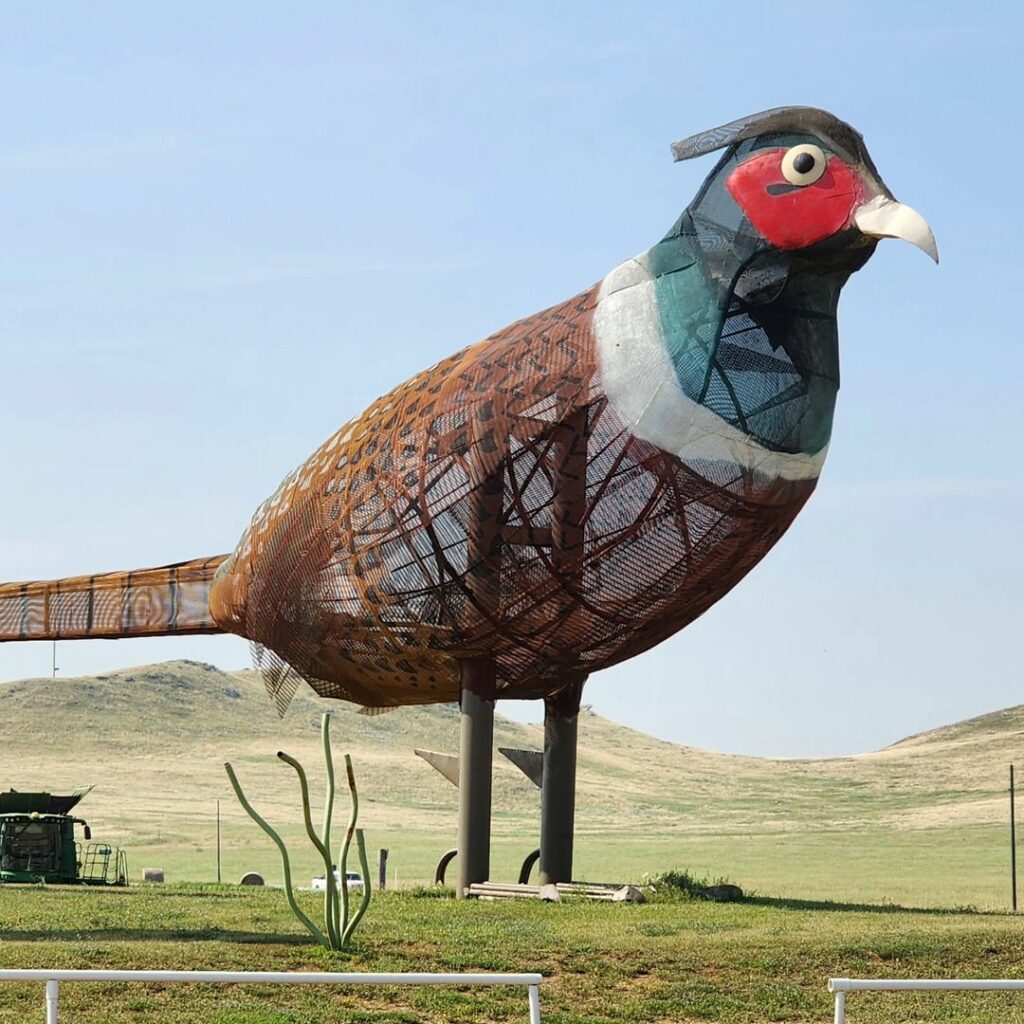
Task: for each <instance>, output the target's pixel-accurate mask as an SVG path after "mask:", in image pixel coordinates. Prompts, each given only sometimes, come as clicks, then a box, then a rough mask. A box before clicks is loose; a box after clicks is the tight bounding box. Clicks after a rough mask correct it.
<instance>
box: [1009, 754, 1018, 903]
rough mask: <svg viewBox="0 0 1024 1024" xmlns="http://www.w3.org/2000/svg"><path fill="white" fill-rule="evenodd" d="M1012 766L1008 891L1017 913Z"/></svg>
mask: <svg viewBox="0 0 1024 1024" xmlns="http://www.w3.org/2000/svg"><path fill="white" fill-rule="evenodd" d="M1013 805H1014V798H1013V765H1012V764H1011V765H1010V889H1011V894H1012V899H1011V904H1010V905H1011V906H1012V908H1013V912H1014V913H1015V914H1016V913H1017V819H1016V814H1015V812H1014V806H1013Z"/></svg>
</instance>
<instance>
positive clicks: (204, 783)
mask: <svg viewBox="0 0 1024 1024" xmlns="http://www.w3.org/2000/svg"><path fill="white" fill-rule="evenodd" d="M324 708H330V710H332V711H333V713H334V718H333V726H332V734H333V737H334V741H335V752H336V755H338V756H339V757H340V754H341V753H343V752H349V753H351V754H352V756H353V760H354V763H355V769H356V774H357V778H358V780H359V785H360V797H361V801H362V818H361V824H362V825H363V826H364V827H365V828H366V829H367V832H368V834H369V835H370V836H371V843H372V844H373V845H390V846H391V847H392V848H393V851H392V852H393V855H394V854H395V853H396V851H403V854H402V856H401V857H400V859H399V862H398V863H401V864H403V865H404V866H405V874H404V876H403V877H404V878H405V879H406V880H410V881H411V880H413V879H417V878H418V879H423V878H426V877H429V873H430V865H431V864H432V862H433V860H435V859H436V856H437V855H438V854H439V853H440V852H441V850H443V849H444V848H445V847H446V846H448V845H453V842H454V835H455V813H456V799H457V794H456V790H455V788H454V787H452V786H451V785H450V784H449V783H448V782H446V781H445V780H444V779H442V778H441V776H440V775H438V774H436V773H435V772H434V771H433V770H432V769H430V768H429V767H428V766H427V765H426V764H425V763H424V762H422V761H421V760H420V759H419V758H416V757H414V756H413V754H412V748H413V747H414V746H420V747H427V748H430V749H436V750H442V751H448V752H452V753H454V752H456V751H457V749H458V715H457V711H456V709H455V708H454V707H452V706H447V705H442V706H436V707H426V708H407V709H400V710H398V711H394V712H391V713H389V714H384V715H378V716H374V717H368V716H364V715H359V714H357V713H356V712H355V709H353V708H351V707H350V706H348V705H344V704H338V703H331V702H327V701H323V700H321V699H320V698H317V697H315V696H314V695H312V694H311V693H309V692H308V691H304V692H301V693H300V694H299V695H298V696H297V697H296V699H295V701H294V703H293V705H292V707H291V709H290V710H289V712H288V714H287V715H286V717H285V718H284V719H283V720H282V719H279V718H278V716H277V714H276V712H275V711H274V709H273V707H272V705H271V703H270V701H269V700H268V699H267V697H266V695H265V693H264V691H263V687H262V683H261V682H260V680H259V679H258V678H257V677H256V676H255V675H254V674H253V673H250V672H240V673H230V674H229V673H225V672H221V671H220V670H218V669H215V668H213V667H212V666H208V665H201V664H196V663H192V662H170V663H166V664H160V665H152V666H146V667H141V668H137V669H131V670H125V671H119V672H112V673H110V674H108V675H103V676H97V677H94V678H81V679H58V680H56V681H53V680H50V679H40V680H25V681H22V682H16V683H10V684H6V685H3V686H0V751H2V755H0V788H4V789H6V788H9V787H14V788H16V789H23V790H25V789H32V788H37V787H38V788H48V789H50V790H52V791H61V790H64V789H67V788H69V787H74V786H77V785H81V784H83V783H96V789H95V791H94V792H93V793H92V794H90V796H89V797H88V798H87V800H86V802H85V803H84V804H83V805H82V813H83V814H85V815H86V816H87V817H88V818H90V819H91V820H92V821H93V822H94V825H95V831H96V833H97V835H100V834H102V836H103V837H104V838H107V839H113V840H114V841H118V842H121V843H123V844H124V845H125V846H127V847H129V848H130V849H132V850H133V851H135V854H136V855H135V856H134V858H133V859H134V861H135V864H136V865H138V864H139V857H140V856H142V857H145V858H146V859H147V861H151V862H152V863H155V864H162V865H167V864H170V865H171V866H172V869H173V870H175V871H176V872H177V874H178V877H195V878H203V877H211V871H212V870H213V869H214V868H213V863H214V862H213V859H212V857H213V854H212V844H213V835H214V833H213V828H214V826H213V818H214V815H215V807H216V801H217V800H218V799H219V800H221V813H222V819H223V829H224V848H225V865H226V869H225V870H226V871H227V873H228V874H229V875H231V874H234V872H235V871H236V870H237V869H238V868H240V867H245V866H250V865H251V864H252V863H253V861H254V859H255V862H256V863H257V864H258V865H259V866H260V867H262V869H263V870H265V871H267V872H268V873H270V874H271V875H273V874H274V873H275V870H276V868H275V863H274V862H275V856H274V854H273V851H272V850H270V849H264V847H265V846H267V847H269V844H267V843H266V841H265V839H264V837H262V836H261V835H259V834H258V833H257V832H256V830H255V827H254V826H252V825H251V823H249V822H248V820H247V819H246V818H245V817H244V815H243V814H242V813H241V811H240V810H239V809H238V807H237V804H236V803H235V801H234V797H233V795H232V794H231V792H230V789H229V787H228V785H227V782H226V779H225V775H224V770H223V762H224V761H225V760H230V761H231V762H232V763H233V764H234V765H235V767H236V769H237V771H238V773H239V776H240V778H241V780H242V783H243V785H244V786H245V788H246V791H247V793H248V795H249V797H250V799H251V800H252V801H253V802H254V804H255V805H256V806H257V807H258V808H259V809H260V810H261V811H262V812H263V813H264V814H265V816H267V817H268V818H269V819H270V820H272V821H274V822H279V823H283V822H289V821H291V822H294V823H295V824H294V827H292V826H286V827H285V828H284V831H285V833H286V834H287V835H290V836H293V837H294V843H295V845H296V846H300V845H301V844H300V842H299V839H298V833H299V826H298V822H297V799H296V795H295V793H296V786H295V779H294V776H293V774H292V773H291V771H290V770H289V769H288V768H286V767H285V766H284V765H282V764H281V763H280V762H278V761H277V759H276V758H275V757H274V753H275V751H276V750H278V749H283V750H286V751H288V752H289V753H291V754H294V755H295V756H297V757H298V758H299V759H300V760H301V761H302V762H303V763H304V764H305V766H306V768H307V770H308V771H309V773H310V777H311V784H312V786H313V789H314V793H318V792H319V789H318V786H319V784H320V780H322V777H323V770H322V762H321V758H320V748H319V717H320V714H321V712H322V710H323V709H324ZM499 709H500V705H499ZM495 732H496V743H497V744H498V745H502V746H521V747H533V748H535V749H539V748H540V747H541V745H542V732H541V729H540V728H539V727H537V726H527V725H521V724H519V723H516V722H512V721H510V720H508V719H505V718H502V717H501V716H500V715H499V717H498V720H497V723H496V730H495ZM1022 743H1024V707H1017V708H1010V709H1007V710H1004V711H999V712H995V713H993V714H991V715H986V716H983V717H981V718H976V719H972V720H970V721H967V722H961V723H958V724H956V725H951V726H948V727H945V728H942V729H938V730H935V731H933V732H929V733H923V734H921V735H918V736H912V737H909V738H908V739H906V740H903V741H901V742H900V743H897V744H894V745H893V746H890V747H887V748H885V749H884V750H880V751H875V752H873V753H866V754H861V755H857V756H855V757H844V758H835V759H824V760H776V759H767V758H751V757H736V756H730V755H726V754H717V753H712V752H709V751H705V750H700V749H696V748H691V747H682V746H678V745H674V744H671V743H665V742H662V741H660V740H656V739H654V738H652V737H650V736H646V735H643V734H641V733H638V732H634V731H632V730H629V729H626V728H624V727H622V726H619V725H616V724H615V723H614V722H610V721H608V720H606V719H603V718H601V717H599V716H597V715H594V714H592V713H589V712H584V713H583V715H582V716H581V720H580V762H579V779H578V811H577V832H578V836H579V841H578V848H579V850H580V853H581V854H585V851H588V850H589V851H590V854H589V856H590V861H589V865H590V868H589V873H590V875H591V877H593V876H594V873H595V872H597V873H602V872H607V871H615V872H617V874H618V875H623V874H624V873H625V874H630V873H632V874H634V875H635V874H636V873H637V869H638V867H640V866H642V867H644V868H647V867H648V866H649V867H650V868H651V869H658V868H665V867H671V866H682V865H683V864H684V863H689V864H692V863H694V861H696V862H697V863H703V864H707V865H708V867H709V868H710V870H712V871H718V870H719V869H721V870H725V871H732V873H733V875H734V876H735V874H736V872H737V871H744V872H748V873H749V872H750V871H751V870H752V869H756V871H757V872H758V874H757V877H756V878H755V881H757V882H760V883H761V884H776V880H777V879H781V880H782V881H783V882H784V881H785V878H787V877H789V876H788V875H786V874H785V873H783V875H781V876H780V875H779V874H778V870H777V866H776V867H775V868H773V866H772V863H771V861H772V859H773V857H775V856H776V855H777V853H778V851H779V850H780V849H783V850H784V849H788V850H790V851H791V852H793V851H795V853H794V856H795V860H793V861H792V862H791V863H790V867H791V868H792V870H793V872H795V874H796V875H797V876H799V877H800V878H801V879H808V878H810V877H812V876H814V875H815V872H817V873H818V874H820V872H821V870H823V869H822V867H821V865H816V861H817V860H818V859H819V858H820V856H821V854H820V851H821V850H823V849H825V850H830V851H832V852H831V854H830V856H832V857H833V858H836V857H839V856H840V852H839V851H840V850H841V849H842V848H843V846H844V844H841V843H838V842H837V840H838V839H839V837H842V836H847V835H851V836H852V835H856V836H858V837H859V838H858V839H857V846H858V848H862V849H867V848H868V847H870V848H871V849H875V850H877V847H878V842H880V841H884V842H885V843H886V844H888V846H889V850H890V853H889V854H888V855H887V854H886V853H885V851H884V850H877V852H878V858H879V862H878V866H877V868H878V871H882V872H884V864H885V862H886V860H887V857H891V855H892V854H891V851H892V850H893V849H895V848H897V847H900V848H903V847H906V848H907V849H908V850H910V849H911V847H913V848H914V849H916V846H915V844H916V843H918V841H919V840H921V841H924V840H923V839H922V837H931V838H932V839H934V838H935V836H936V835H939V834H942V835H945V836H946V838H947V839H955V838H956V837H957V836H959V837H960V840H962V841H964V842H966V843H967V845H968V846H970V845H971V844H974V843H977V842H980V841H981V840H980V839H979V837H980V836H981V835H982V834H984V836H985V838H984V843H985V844H986V848H987V844H989V843H990V842H994V841H995V839H994V838H993V837H994V836H995V834H996V832H995V831H994V830H998V829H999V828H1000V827H1001V823H1002V822H1003V820H1004V817H1005V810H1006V798H1005V792H1004V789H1005V776H1004V772H1005V764H1006V762H1007V761H1009V760H1012V759H1013V758H1014V757H1015V756H1018V757H1019V754H1020V751H1021V749H1022ZM538 801H539V797H538V791H537V790H536V789H535V788H534V787H533V786H532V784H530V783H529V782H528V781H527V780H526V779H525V778H524V777H523V776H522V775H521V774H520V773H519V772H518V770H517V769H515V768H514V767H513V766H512V765H511V764H509V763H508V762H507V761H505V759H504V758H501V757H498V756H496V759H495V778H494V809H495V815H494V830H493V831H494V837H495V850H496V864H497V865H499V866H500V870H501V871H502V872H504V873H505V874H506V875H507V874H509V873H513V872H514V865H515V864H516V863H518V860H519V859H521V857H522V856H523V855H524V854H525V853H526V852H527V851H528V850H529V849H530V848H532V847H533V846H534V845H536V829H537V808H538ZM957 830H959V831H957ZM965 830H966V831H965ZM979 830H980V831H979ZM990 834H991V836H992V837H990ZM900 836H902V837H903V838H902V839H901V838H900ZM830 837H832V838H830ZM965 837H966V839H965ZM901 844H902V846H901ZM907 844H909V846H908V845H907ZM960 845H963V842H960ZM757 850H761V851H762V855H761V856H760V857H758V856H755V854H756V851H757ZM773 850H774V851H776V853H775V854H773V853H772V852H771V851H773ZM815 851H819V852H817V853H816V852H815ZM961 852H962V851H961ZM843 855H844V856H849V855H852V852H850V851H847V853H846V854H843ZM304 856H305V854H304V853H303V855H302V857H304ZM915 856H916V855H915ZM302 857H300V864H302V865H304V866H305V865H306V864H307V863H308V865H309V867H310V869H312V868H313V867H315V862H314V861H313V860H312V859H311V858H309V859H308V860H304V859H302ZM907 858H909V859H908V863H909V860H912V859H913V857H910V856H909V854H908V855H907ZM907 858H904V859H907ZM577 861H578V862H579V863H588V862H587V856H586V855H584V857H583V860H582V861H581V858H580V857H579V856H578V857H577ZM944 863H945V864H947V866H948V863H949V861H948V857H946V858H945V859H944ZM762 868H763V870H762ZM812 869H813V870H812ZM495 870H496V871H497V870H499V869H498V868H496V869H495ZM836 870H837V871H839V870H840V868H836ZM923 870H925V871H926V872H930V871H931V869H929V868H927V867H925V868H924V869H923ZM133 873H135V874H137V872H133ZM492 873H494V872H492ZM932 873H933V872H932ZM869 874H870V871H869ZM739 880H740V881H747V883H748V884H750V879H749V877H747V878H741V879H739ZM783 888H785V885H783ZM986 891H987V890H986Z"/></svg>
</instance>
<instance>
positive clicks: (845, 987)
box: [828, 978, 1024, 1024]
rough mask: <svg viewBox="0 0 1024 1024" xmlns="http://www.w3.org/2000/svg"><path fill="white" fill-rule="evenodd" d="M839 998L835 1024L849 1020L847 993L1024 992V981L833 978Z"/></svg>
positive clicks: (831, 986) (831, 985)
mask: <svg viewBox="0 0 1024 1024" xmlns="http://www.w3.org/2000/svg"><path fill="white" fill-rule="evenodd" d="M828 990H829V992H834V993H835V997H836V1015H835V1024H844V1022H845V1021H846V993H847V992H1024V980H1018V979H1008V978H962V979H961V978H957V979H946V980H935V979H929V978H829V980H828Z"/></svg>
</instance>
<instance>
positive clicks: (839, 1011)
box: [835, 992, 846, 1024]
mask: <svg viewBox="0 0 1024 1024" xmlns="http://www.w3.org/2000/svg"><path fill="white" fill-rule="evenodd" d="M845 1021H846V993H845V992H837V993H836V1016H835V1024H845Z"/></svg>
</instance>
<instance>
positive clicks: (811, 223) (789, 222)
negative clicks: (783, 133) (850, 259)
mask: <svg viewBox="0 0 1024 1024" xmlns="http://www.w3.org/2000/svg"><path fill="white" fill-rule="evenodd" d="M786 152H787V150H785V149H781V148H780V149H766V150H762V151H760V152H758V153H757V155H756V156H753V157H751V158H750V159H749V160H746V161H744V162H743V163H742V164H740V165H739V167H737V168H736V170H734V171H733V172H732V174H730V175H729V177H728V179H727V180H726V183H725V187H726V188H727V189H728V190H729V194H730V195H731V196H732V197H733V199H735V200H736V202H737V203H738V204H739V207H740V209H741V210H742V211H743V212H744V213H745V214H746V215H747V219H748V220H749V221H750V223H751V224H752V225H753V226H754V230H755V231H757V233H758V234H759V235H761V237H762V238H764V239H765V241H767V242H770V243H771V244H772V245H774V246H776V248H779V249H802V248H804V247H805V246H808V245H814V244H815V242H821V241H823V240H824V239H826V238H830V237H831V236H832V235H834V234H835V233H836V232H837V231H841V230H842V229H843V228H846V227H849V226H850V224H851V223H852V221H853V213H854V210H855V209H856V208H857V207H858V206H859V205H860V204H861V202H862V201H863V199H864V186H863V184H862V182H861V180H860V178H859V177H858V176H857V175H856V174H854V172H853V171H851V170H850V168H849V167H847V166H846V164H845V163H843V161H842V160H840V159H839V157H837V156H832V157H829V158H828V163H827V164H826V166H825V173H824V174H822V176H821V177H820V178H819V179H818V180H817V181H815V182H814V183H813V184H811V185H802V186H800V185H796V186H794V185H791V184H790V183H789V182H788V181H787V180H786V178H785V177H784V176H783V174H782V158H783V157H784V156H785V155H786Z"/></svg>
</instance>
